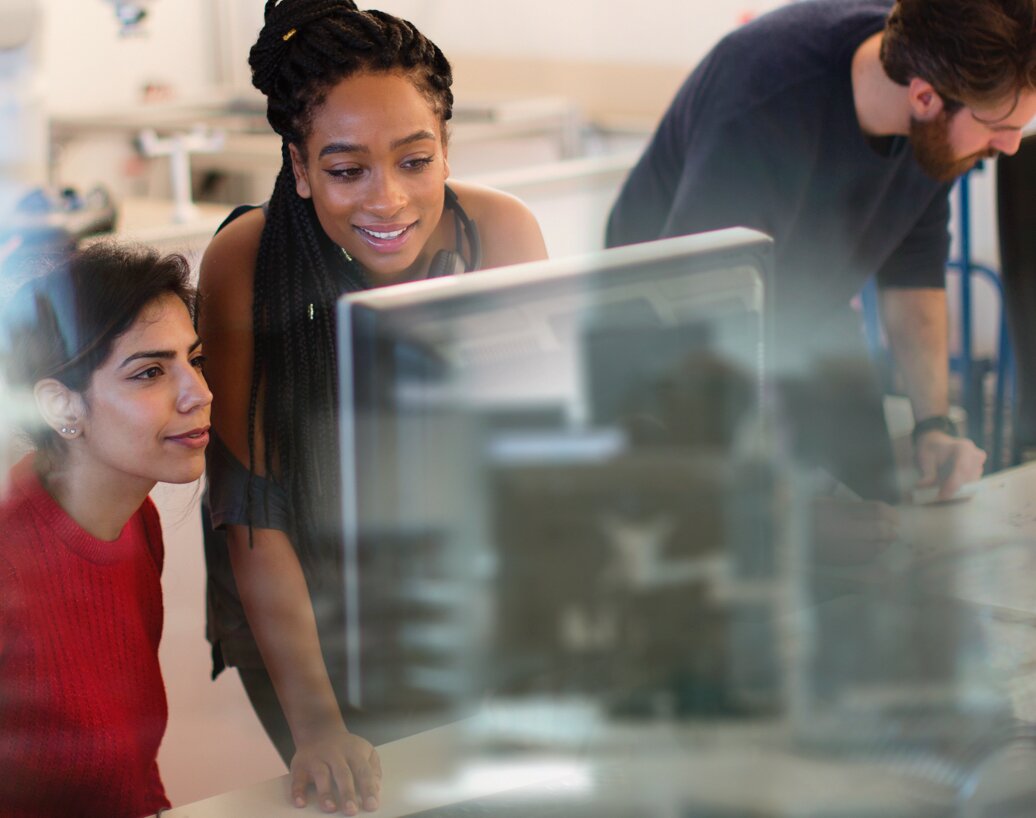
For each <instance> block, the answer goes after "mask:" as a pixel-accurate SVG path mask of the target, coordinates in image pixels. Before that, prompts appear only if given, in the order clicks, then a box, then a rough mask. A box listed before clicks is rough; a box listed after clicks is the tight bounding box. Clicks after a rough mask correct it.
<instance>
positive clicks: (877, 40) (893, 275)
mask: <svg viewBox="0 0 1036 818" xmlns="http://www.w3.org/2000/svg"><path fill="white" fill-rule="evenodd" d="M1034 88H1036V0H898V2H896V3H895V4H894V5H891V6H890V4H889V2H888V1H887V0H886V1H885V2H882V0H806V1H805V2H799V3H792V4H789V5H787V6H784V7H782V8H780V9H778V10H776V11H774V12H771V13H770V14H767V15H765V16H763V17H760V18H758V19H757V20H755V21H753V22H752V23H750V24H748V25H746V26H743V27H742V28H740V29H738V30H736V31H735V32H733V33H732V34H730V35H728V36H727V37H726V38H725V39H723V40H722V41H721V42H720V43H719V44H718V45H717V46H716V47H715V48H714V49H713V50H712V51H711V52H710V53H709V54H708V55H707V56H706V58H705V59H704V60H703V61H702V62H701V64H699V65H698V67H697V68H696V69H695V70H694V72H693V73H692V74H691V75H690V77H689V78H688V79H687V81H686V82H685V83H684V85H683V87H682V88H681V90H680V91H679V93H678V94H677V96H676V98H675V100H674V101H673V103H672V105H671V106H670V108H669V110H668V111H667V112H666V114H665V116H664V118H663V120H662V122H661V124H660V125H659V127H658V130H657V132H656V133H655V135H654V137H653V139H652V140H651V142H650V144H649V146H648V148H647V150H646V152H645V154H644V156H643V157H642V158H641V159H640V161H639V163H638V164H637V166H636V167H635V168H634V169H633V171H632V172H631V174H630V176H629V178H628V180H627V181H626V183H625V186H624V187H623V189H622V191H621V193H620V195H619V198H618V201H617V202H616V203H615V205H614V207H613V209H612V212H611V216H610V219H609V223H608V231H607V244H608V245H609V246H614V245H619V244H630V243H634V242H640V241H648V240H651V239H657V238H662V237H667V236H676V235H684V234H688V233H697V232H701V231H705V230H711V229H717V228H721V227H729V226H734V225H743V226H747V227H753V228H756V229H759V230H762V231H764V232H766V233H768V234H769V235H771V236H772V237H773V238H774V241H775V265H774V266H775V269H774V271H773V272H774V276H773V282H772V289H771V297H772V303H773V306H774V317H775V334H776V338H777V344H776V349H775V350H774V353H775V354H774V355H772V356H771V360H772V361H774V363H775V366H776V367H777V368H778V373H777V374H778V375H779V376H783V377H785V378H787V377H790V376H791V375H794V376H795V377H799V378H800V379H801V378H802V377H803V374H804V373H806V377H805V379H806V380H808V379H809V378H812V379H813V381H814V382H820V383H821V388H819V389H814V390H812V391H808V390H807V392H808V395H809V397H808V398H807V399H804V400H800V401H799V402H798V403H799V407H800V408H810V407H811V408H812V409H813V414H812V416H811V417H810V419H809V420H807V421H806V422H804V423H800V424H799V426H800V427H802V428H806V430H807V431H806V434H805V436H806V437H807V438H811V442H810V444H809V445H807V446H806V448H810V446H812V448H813V449H826V450H837V451H822V452H820V453H819V454H818V455H817V457H818V459H819V461H820V462H821V464H822V465H824V466H825V468H827V469H829V470H832V471H836V472H838V474H837V476H838V477H839V478H840V479H841V480H842V482H845V483H847V484H849V485H850V486H851V487H852V488H854V489H855V490H856V492H857V493H858V494H862V495H865V496H867V495H869V496H871V497H875V498H880V499H886V500H895V499H896V496H897V489H896V484H895V481H894V480H893V479H891V476H890V475H891V471H892V469H891V456H890V454H889V444H888V434H887V431H885V427H884V420H883V418H877V417H875V415H876V414H880V399H879V398H877V397H875V398H874V399H870V398H868V399H861V398H860V393H859V391H854V390H852V389H839V388H838V382H839V381H840V380H844V379H845V378H846V373H847V372H849V371H851V370H852V369H853V366H852V362H855V361H859V360H865V359H866V351H865V347H864V345H863V343H862V340H861V336H860V332H859V320H858V317H856V316H855V315H854V314H853V312H852V310H851V307H850V302H851V300H852V298H853V296H854V295H855V294H856V293H857V292H858V291H859V290H860V288H861V286H862V285H863V284H864V283H865V282H866V281H867V279H868V278H870V277H871V276H875V277H876V279H877V283H878V286H879V292H880V305H881V313H882V318H883V321H884V326H885V331H886V335H887V337H888V341H889V345H890V348H891V350H892V353H893V358H894V360H895V363H896V365H897V368H898V371H899V373H900V374H901V376H902V380H903V383H904V385H905V390H906V392H907V395H908V397H909V398H910V401H911V404H912V406H913V410H914V417H915V418H916V419H917V423H916V426H915V429H914V436H913V439H914V446H915V457H916V461H917V464H918V466H919V468H920V472H921V481H920V482H919V483H918V485H919V486H923V485H928V486H933V485H938V486H939V497H940V498H947V497H950V496H952V495H953V494H954V493H955V492H956V491H957V490H958V488H959V487H960V486H961V485H963V484H965V483H967V482H970V481H972V480H975V479H977V478H978V477H979V476H980V475H981V473H982V466H983V463H984V461H985V453H984V452H982V451H981V450H980V449H979V448H977V447H976V446H975V445H974V444H973V443H972V442H971V441H969V440H966V439H962V438H960V437H958V436H957V434H956V430H955V428H954V426H953V424H952V422H951V421H950V420H949V418H948V417H947V413H948V410H949V402H948V380H949V374H948V352H947V346H948V344H947V315H946V293H945V281H944V278H945V267H946V261H947V254H948V250H949V231H948V221H949V214H950V206H949V200H948V197H949V192H950V188H951V185H952V182H953V180H954V179H955V178H956V177H957V176H958V175H960V174H961V173H963V172H964V171H966V170H968V169H969V168H970V167H972V166H973V165H974V164H975V163H976V162H977V161H978V160H979V159H981V158H985V157H992V156H995V155H997V154H998V153H1007V154H1011V153H1014V152H1015V151H1016V150H1017V149H1018V146H1019V142H1020V140H1021V130H1022V127H1023V126H1024V125H1026V124H1027V123H1028V122H1029V120H1030V119H1032V118H1033V116H1034V115H1036V90H1034ZM868 369H869V366H868ZM791 391H792V393H794V391H795V390H791ZM790 402H791V403H792V404H794V403H795V400H794V399H792V400H791V401H790ZM868 404H869V405H870V407H871V409H874V407H877V409H874V411H870V410H869V409H867V406H868ZM869 411H870V414H868V412H869ZM818 429H826V430H827V431H826V433H823V434H819V433H818V432H817V430H818ZM875 429H878V430H880V432H881V434H875V433H874V432H875ZM882 435H883V439H879V438H881V437H882ZM828 461H830V462H828Z"/></svg>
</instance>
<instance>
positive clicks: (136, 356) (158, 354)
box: [116, 338, 201, 369]
mask: <svg viewBox="0 0 1036 818" xmlns="http://www.w3.org/2000/svg"><path fill="white" fill-rule="evenodd" d="M200 346H201V338H195V339H194V343H192V344H191V345H190V346H189V347H187V352H188V354H190V353H191V352H194V350H196V349H197V348H198V347H200ZM175 357H176V353H175V352H174V351H173V350H171V349H145V350H141V351H140V352H134V353H133V354H132V355H130V356H128V357H127V358H126V360H124V361H123V362H122V363H121V364H119V365H118V367H116V368H117V369H122V368H123V367H124V366H126V365H127V364H130V363H133V361H139V360H140V359H141V358H149V359H152V358H158V359H159V360H163V361H168V360H171V359H172V358H175Z"/></svg>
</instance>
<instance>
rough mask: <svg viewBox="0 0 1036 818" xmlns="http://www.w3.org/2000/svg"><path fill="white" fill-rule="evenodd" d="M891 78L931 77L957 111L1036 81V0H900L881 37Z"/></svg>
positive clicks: (899, 80) (1012, 95) (906, 80)
mask: <svg viewBox="0 0 1036 818" xmlns="http://www.w3.org/2000/svg"><path fill="white" fill-rule="evenodd" d="M881 63H882V66H883V67H884V69H885V73H886V74H888V76H889V78H890V79H892V80H893V81H894V82H897V83H899V84H900V85H907V84H909V83H910V80H911V79H913V78H914V77H917V78H920V79H923V80H925V81H927V82H929V83H931V85H932V87H933V88H935V90H936V91H937V92H938V93H939V95H940V96H941V97H943V100H944V102H946V103H948V108H949V109H950V111H951V112H952V111H953V110H955V109H958V108H960V107H961V105H965V104H975V103H987V104H989V103H998V102H1003V101H1004V100H1007V99H1015V100H1017V97H1018V95H1019V94H1020V92H1021V91H1022V90H1024V89H1032V88H1036V3H1034V0H898V2H897V3H896V4H895V6H893V8H892V11H891V12H890V13H889V17H888V20H887V22H886V25H885V34H884V37H883V38H882V42H881Z"/></svg>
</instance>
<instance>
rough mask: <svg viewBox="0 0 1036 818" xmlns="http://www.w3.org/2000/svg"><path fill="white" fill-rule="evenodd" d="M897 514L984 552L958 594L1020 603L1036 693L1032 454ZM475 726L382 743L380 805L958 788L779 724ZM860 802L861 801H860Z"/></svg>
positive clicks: (771, 802)
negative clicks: (525, 749)
mask: <svg viewBox="0 0 1036 818" xmlns="http://www.w3.org/2000/svg"><path fill="white" fill-rule="evenodd" d="M902 516H903V522H904V527H905V528H906V529H907V531H908V532H913V533H914V534H915V535H918V534H923V537H919V540H923V542H924V545H923V546H921V548H922V549H927V552H926V553H921V554H920V555H919V558H920V559H921V560H922V561H931V564H933V565H938V563H939V562H940V561H941V560H942V559H943V556H944V555H937V553H936V552H938V551H944V546H945V549H946V551H945V552H944V553H952V554H954V555H955V558H956V560H957V562H958V564H960V563H959V561H960V559H964V560H972V559H973V560H975V570H967V571H964V572H963V573H962V574H961V576H962V577H963V579H962V580H961V581H959V582H958V583H957V585H956V586H955V590H954V595H955V596H957V597H958V598H960V599H962V600H965V601H968V602H973V603H976V604H979V605H981V606H983V608H985V607H987V606H988V607H989V608H990V609H993V610H998V611H1001V612H1008V613H1011V614H1013V615H1014V618H1013V619H1012V617H1011V616H1008V617H1007V618H1006V619H1005V620H1004V622H1003V623H1002V624H1004V626H1005V627H1007V628H1009V630H1008V631H1006V632H1005V633H1003V634H1001V633H997V632H993V633H992V636H993V637H994V638H995V639H997V640H1003V641H1004V644H1005V645H1006V646H1007V649H1009V650H1014V651H1016V652H1017V651H1018V650H1023V651H1024V652H1026V653H1027V654H1028V655H1031V656H1032V657H1033V659H1032V660H1023V661H1021V662H1020V663H1019V665H1018V670H1019V673H1018V677H1019V685H1020V694H1019V696H1018V697H1017V698H1018V700H1019V701H1022V702H1023V703H1026V702H1031V701H1032V700H1033V699H1034V698H1036V695H1033V688H1036V684H1034V683H1033V682H1030V681H1028V677H1030V676H1032V677H1033V678H1036V464H1032V465H1029V466H1025V467H1021V468H1017V469H1012V470H1009V471H1005V472H1001V473H998V474H995V475H991V476H989V477H987V478H986V479H985V480H983V483H982V490H981V491H980V492H979V493H978V494H977V495H976V496H975V497H974V498H973V499H971V500H969V501H966V502H960V503H951V504H945V505H940V506H929V507H916V508H907V509H904V510H903V511H902ZM908 536H909V533H908ZM983 560H986V562H987V563H988V564H989V565H990V566H992V567H991V568H990V569H989V570H984V569H983V568H982V567H981V566H982V561H983ZM1030 615H1031V616H1030ZM1010 628H1013V630H1010ZM1019 638H1024V641H1025V647H1024V648H1021V649H1020V648H1019V647H1018V644H1015V643H1017V642H1018V639H1019ZM1030 646H1032V650H1031V651H1030V650H1029V647H1030ZM1029 668H1032V673H1031V674H1030V673H1029V672H1027V671H1028V669H1029ZM1016 692H1017V691H1016ZM1016 704H1017V703H1016ZM1016 709H1018V708H1017V707H1016ZM1034 714H1036V707H1033V712H1032V713H1022V712H1019V713H1018V715H1019V716H1022V717H1024V718H1030V719H1032V717H1033V715H1034ZM470 727H471V723H470V722H468V723H464V722H462V723H459V724H458V725H453V726H450V727H444V728H438V729H436V730H431V731H428V732H426V733H421V734H419V735H416V736H412V737H410V738H407V739H403V740H400V741H397V742H393V743H390V744H386V745H384V746H383V747H381V748H380V754H381V759H382V766H383V770H384V780H383V792H382V806H381V809H379V810H378V812H377V813H375V815H377V816H378V817H379V818H398V817H399V816H405V815H408V814H411V813H413V812H418V811H420V810H423V809H431V808H434V807H437V806H443V805H446V804H450V803H455V802H457V801H459V800H466V799H469V798H476V797H479V796H485V795H489V794H492V793H494V792H501V791H504V790H506V789H510V788H512V787H517V786H524V785H537V784H540V785H543V786H546V787H548V788H549V789H550V791H551V792H552V793H553V792H557V793H559V797H564V795H565V792H566V791H569V792H572V793H577V792H578V791H579V788H580V787H586V786H591V787H592V788H593V790H594V791H595V792H597V793H599V792H601V790H602V789H603V790H604V792H606V793H607V794H608V798H609V800H610V802H611V803H616V801H618V802H619V803H623V802H624V801H625V799H630V809H629V815H630V816H631V817H632V816H638V817H639V816H640V815H643V814H644V813H645V811H644V810H638V808H637V806H636V805H637V804H638V803H639V804H650V803H651V802H653V801H658V800H659V799H666V798H668V799H670V801H669V803H671V804H683V805H684V806H686V805H687V804H708V805H712V806H714V807H716V808H719V809H724V808H725V809H736V810H741V811H744V812H746V813H747V814H758V815H760V816H812V815H824V816H827V815H843V814H844V815H846V816H849V815H852V816H854V818H856V817H857V816H871V815H873V816H875V818H877V816H893V815H894V816H898V818H906V817H907V816H937V815H946V814H947V812H946V809H947V804H948V803H950V802H951V799H952V790H951V788H950V785H949V784H948V783H947V782H946V781H945V780H940V779H939V776H937V775H935V776H933V775H932V774H931V770H928V771H927V772H926V771H924V770H923V769H920V768H919V767H918V766H917V765H915V766H914V767H909V766H907V767H902V766H896V765H894V764H891V763H889V762H888V761H886V762H885V763H884V764H881V763H878V762H877V761H853V762H851V763H847V762H845V761H839V760H837V759H826V758H823V757H820V756H813V757H806V756H803V755H797V754H792V753H790V752H788V751H787V749H782V743H781V740H780V738H781V736H784V735H786V733H785V732H783V728H782V727H781V726H780V725H779V724H772V725H769V726H767V725H766V724H759V723H753V724H746V723H740V724H734V725H722V724H720V725H711V726H706V725H703V726H700V727H693V728H689V727H683V726H668V725H660V726H657V727H648V728H614V729H613V728H608V729H609V731H610V732H609V742H608V747H609V748H610V749H608V750H606V751H605V752H604V753H603V754H602V753H600V752H599V753H598V754H597V755H596V756H595V759H596V760H595V761H594V762H593V763H591V762H589V761H588V760H587V759H586V758H585V757H580V756H579V754H578V753H573V754H571V755H568V756H564V757H558V756H555V757H553V758H544V757H531V756H527V755H510V756H506V757H502V756H498V755H486V754H485V753H483V754H482V755H481V756H479V755H478V754H477V753H476V754H475V755H472V754H471V753H470V752H467V751H466V747H469V746H470V745H469V744H467V743H466V737H468V738H469V737H470V734H471V730H470ZM612 732H614V733H615V736H614V737H612ZM612 739H614V740H612ZM465 756H467V758H468V760H467V761H465V760H464V758H465ZM1026 778H1028V776H1027V777H1026ZM649 782H654V783H649ZM861 797H862V798H863V799H864V800H862V801H861V800H860V799H861ZM854 804H855V807H854ZM863 804H865V805H866V808H865V811H860V810H859V807H860V806H861V805H863ZM854 808H855V809H856V811H853V810H854ZM847 810H848V811H847ZM300 813H301V814H323V813H321V812H320V810H319V809H318V808H317V806H316V805H315V804H313V803H311V804H310V806H309V807H308V808H307V810H304V811H300V810H298V809H296V808H295V807H293V806H292V805H291V804H290V803H289V799H288V778H287V776H283V777H280V778H276V779H273V780H270V781H266V782H263V783H260V784H256V785H254V786H252V787H248V788H245V789H242V790H239V791H236V792H231V793H226V794H223V795H219V796H215V797H213V798H209V799H206V800H204V801H200V802H197V803H195V804H191V805H187V806H182V807H177V808H174V809H172V810H170V811H168V812H166V813H163V815H164V816H165V818H231V816H234V818H236V816H245V815H247V816H271V818H276V817H277V816H285V818H287V816H296V815H299V814H300ZM652 814H655V813H652ZM657 814H660V815H661V814H667V813H665V812H664V811H662V812H658V813H657ZM668 814H672V815H678V814H681V813H679V811H676V812H672V813H668ZM703 814H704V813H703ZM983 814H985V813H983ZM989 814H992V813H989ZM1012 814H1014V813H1012ZM1019 814H1020V813H1019Z"/></svg>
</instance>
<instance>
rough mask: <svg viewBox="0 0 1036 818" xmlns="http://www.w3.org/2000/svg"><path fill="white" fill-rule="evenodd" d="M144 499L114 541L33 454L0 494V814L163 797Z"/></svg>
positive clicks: (153, 592) (149, 513) (121, 812)
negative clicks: (64, 500)
mask: <svg viewBox="0 0 1036 818" xmlns="http://www.w3.org/2000/svg"><path fill="white" fill-rule="evenodd" d="M163 555H164V552H163V546H162V531H161V528H160V527H159V521H158V512H157V511H156V510H155V507H154V504H153V503H152V502H151V501H150V500H146V501H145V502H144V505H142V506H141V507H140V510H139V511H137V513H136V514H134V515H133V517H132V518H130V520H129V522H128V523H126V526H125V528H124V529H123V530H122V533H121V534H120V535H119V538H118V539H117V540H115V541H114V542H104V541H103V540H98V539H96V538H95V537H92V536H91V535H90V534H88V533H86V532H85V531H84V530H83V529H82V528H80V527H79V526H78V525H77V524H76V523H75V521H74V520H72V518H71V517H69V516H68V515H67V514H66V513H65V512H64V511H62V509H61V507H60V506H58V504H57V503H55V502H54V500H53V499H52V498H51V497H50V495H49V494H47V492H46V490H45V489H44V488H43V486H42V485H41V483H40V481H39V478H38V477H37V476H36V474H35V471H34V469H33V465H32V456H31V455H30V456H29V457H27V458H25V459H24V460H22V461H21V462H20V463H19V464H18V465H17V466H15V468H14V470H13V472H12V485H11V490H10V492H9V493H8V495H7V496H5V497H4V498H3V500H2V501H0V816H4V818H15V817H16V816H18V817H19V818H20V817H21V816H25V817H26V818H27V817H28V816H34V818H42V816H62V818H67V816H72V815H78V816H93V815H96V816H102V815H103V816H106V818H107V817H108V816H111V817H112V818H138V816H142V815H152V814H154V813H155V812H156V811H157V810H158V809H160V808H163V807H168V806H169V801H168V800H167V799H166V796H165V790H164V789H163V787H162V781H161V779H160V778H159V775H158V765H157V763H156V757H157V755H158V745H159V743H160V742H161V740H162V734H163V733H164V732H165V725H166V718H167V710H166V698H165V688H164V686H163V684H162V676H161V672H160V670H159V666H158V641H159V638H160V636H161V633H162V589H161V585H160V581H159V579H160V574H161V570H162V560H163Z"/></svg>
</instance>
